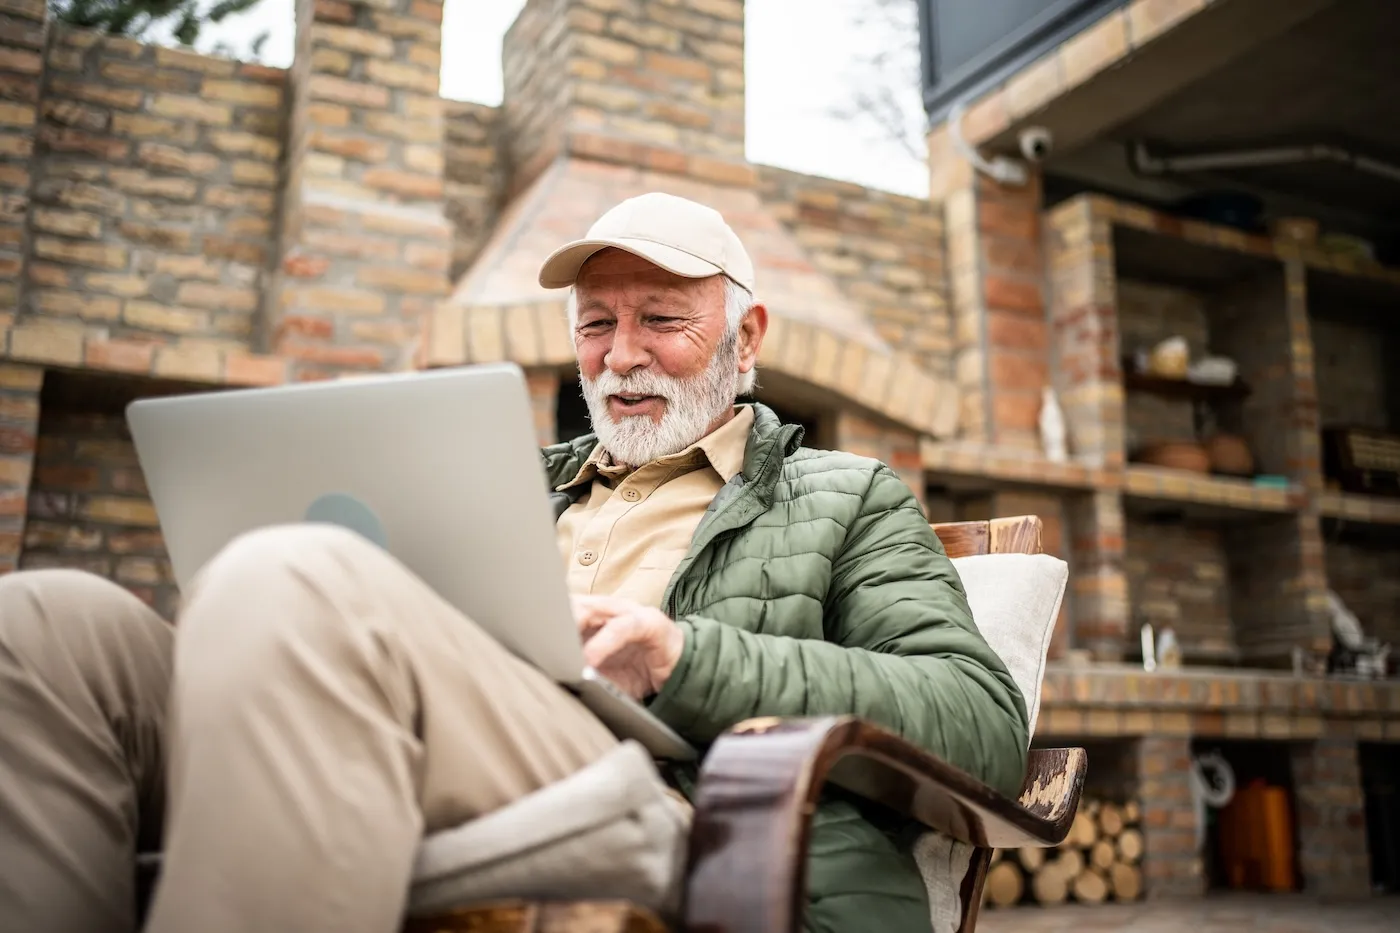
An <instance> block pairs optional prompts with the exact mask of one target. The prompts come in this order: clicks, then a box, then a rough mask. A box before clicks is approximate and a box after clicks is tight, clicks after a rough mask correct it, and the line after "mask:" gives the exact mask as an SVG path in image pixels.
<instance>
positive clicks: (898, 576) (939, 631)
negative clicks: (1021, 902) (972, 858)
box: [651, 466, 1029, 795]
mask: <svg viewBox="0 0 1400 933" xmlns="http://www.w3.org/2000/svg"><path fill="white" fill-rule="evenodd" d="M824 613H825V619H824V629H825V631H826V640H824V641H818V640H815V639H796V638H789V637H783V636H777V635H769V634H758V633H754V632H749V631H745V630H743V629H740V628H736V627H734V626H730V625H725V624H723V623H720V622H717V621H715V620H713V619H708V618H704V617H696V616H687V617H684V618H682V619H679V620H678V621H679V623H680V625H681V627H682V629H683V631H684V632H685V637H686V645H685V650H684V652H683V654H682V656H681V660H680V662H679V664H678V665H677V666H676V670H675V671H674V672H673V673H672V675H671V678H670V679H669V680H668V681H667V683H666V684H665V685H664V687H663V688H662V690H661V692H660V693H659V694H658V695H657V696H656V697H655V699H654V700H653V702H652V704H651V706H652V709H653V711H654V712H656V713H657V715H659V716H661V718H662V719H664V720H665V721H666V722H668V723H670V724H671V725H672V726H673V727H674V728H676V729H677V731H679V732H681V734H683V735H686V736H687V737H689V738H690V739H691V740H692V741H695V742H699V743H702V744H703V743H707V742H709V741H712V740H713V739H714V738H716V737H717V736H718V735H719V734H720V733H722V732H724V731H725V730H726V729H729V728H730V727H732V726H733V725H735V724H737V723H739V722H741V721H743V720H744V719H747V718H750V717H753V716H786V717H793V716H820V715H840V714H852V715H856V716H859V717H861V718H863V719H866V720H869V721H871V722H874V723H876V724H878V725H881V726H883V727H885V728H887V729H889V730H891V731H893V732H895V733H897V734H899V735H901V736H903V737H904V738H905V739H907V740H909V741H910V742H913V743H914V744H915V745H918V746H919V747H921V748H923V749H925V750H926V751H929V752H931V753H933V754H935V755H937V756H939V757H940V758H942V759H943V760H944V761H947V762H948V763H950V764H952V765H954V766H956V767H958V768H960V769H962V770H963V771H965V772H967V773H968V774H970V775H972V776H973V777H976V778H977V779H979V780H981V781H983V782H984V783H986V784H988V785H990V786H991V787H994V788H996V789H997V790H999V791H1001V792H1002V793H1005V794H1009V795H1014V794H1016V793H1017V792H1018V791H1019V790H1020V786H1021V781H1022V779H1023V777H1024V775H1025V767H1026V746H1027V741H1028V733H1029V728H1028V723H1027V721H1026V720H1027V713H1026V705H1025V701H1024V699H1023V698H1022V696H1021V692H1020V690H1019V689H1018V688H1017V687H1016V683H1015V681H1014V680H1013V679H1012V677H1011V674H1010V673H1009V672H1008V671H1007V668H1006V665H1005V664H1004V663H1002V661H1001V659H1000V658H999V657H998V656H997V655H996V653H995V652H993V651H992V649H991V648H990V647H989V646H988V645H987V643H986V641H985V640H984V639H983V637H982V635H981V633H980V632H978V630H977V628H976V626H975V625H973V622H972V612H971V609H970V608H969V607H968V603H967V596H966V593H965V592H964V591H963V588H962V583H961V581H960V580H959V579H958V576H957V573H956V571H955V570H954V569H953V565H952V563H951V562H950V561H949V559H948V557H947V555H946V554H945V553H944V550H943V546H942V544H941V542H940V541H939V540H938V536H937V535H935V534H934V533H933V530H932V529H931V528H930V527H929V526H928V524H927V522H926V521H925V519H924V517H923V515H922V513H921V512H920V510H919V507H918V504H917V502H916V501H915V500H914V497H913V495H912V494H911V493H910V491H909V489H908V487H907V486H905V485H904V483H903V482H902V481H901V480H900V479H899V478H898V477H897V476H896V475H895V474H894V473H893V471H891V470H889V468H887V467H884V466H881V467H879V468H877V469H876V470H875V471H874V472H873V474H872V477H871V482H870V486H869V488H868V489H867V490H866V492H865V495H864V496H863V498H862V501H861V506H860V509H859V512H858V513H857V516H856V518H855V520H854V521H853V522H852V523H851V524H850V526H849V527H848V528H847V533H846V538H845V541H844V544H843V545H842V547H841V549H840V551H839V553H838V554H837V555H836V557H835V560H834V562H833V565H832V569H831V583H830V586H829V588H828V591H827V598H826V604H825V607H824Z"/></svg>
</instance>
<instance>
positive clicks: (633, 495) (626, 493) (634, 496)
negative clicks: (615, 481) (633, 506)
mask: <svg viewBox="0 0 1400 933" xmlns="http://www.w3.org/2000/svg"><path fill="white" fill-rule="evenodd" d="M641 497H642V494H641V493H639V492H637V490H635V489H630V488H629V489H624V490H622V498H624V499H626V500H627V501H628V502H636V501H637V500H638V499H640V498H641Z"/></svg>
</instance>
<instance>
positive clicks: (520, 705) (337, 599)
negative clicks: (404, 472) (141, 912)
mask: <svg viewBox="0 0 1400 933" xmlns="http://www.w3.org/2000/svg"><path fill="white" fill-rule="evenodd" d="M191 589H192V591H191V592H189V593H188V594H186V602H185V608H184V610H183V611H182V613H181V617H180V621H179V625H178V627H177V628H176V629H171V628H170V627H169V626H167V625H166V623H164V622H163V621H162V620H161V619H159V618H158V617H157V616H155V615H154V614H153V613H152V612H151V611H150V610H149V609H147V608H146V606H145V605H144V604H142V603H141V602H139V601H138V600H137V599H135V598H134V597H133V596H131V595H130V594H128V593H127V592H126V591H125V590H122V589H120V588H119V587H117V586H116V585H115V584H112V583H109V582H107V581H105V580H101V579H99V578H97V577H93V576H89V575H86V574H83V573H79V572H76V571H64V570H45V571H28V572H21V573H16V574H11V575H9V576H5V577H0V840H3V842H0V931H5V933H8V931H11V930H14V931H25V933H125V931H130V930H132V929H133V927H134V907H133V904H134V883H133V875H134V868H133V864H134V853H135V852H136V850H137V848H138V846H140V847H141V848H143V849H146V848H150V849H154V848H156V847H158V845H159V840H160V838H161V836H162V829H163V830H164V832H163V835H164V852H165V864H164V870H163V875H162V879H161V883H160V886H159V888H158V891H157V894H156V898H155V902H154V905H153V907H152V913H151V916H150V919H149V922H148V925H147V927H146V929H147V930H150V931H152V933H189V931H194V930H198V931H200V933H223V931H229V933H233V931H239V933H250V931H261V930H266V931H281V930H286V931H292V930H297V931H331V930H334V931H338V933H360V931H364V933H386V931H391V930H395V929H397V927H398V925H399V923H400V920H401V914H402V911H403V907H404V901H405V897H406V894H407V890H408V883H409V878H410V873H411V869H412V866H413V860H414V854H415V850H416V849H417V846H418V844H419V841H420V839H421V838H422V836H423V835H424V834H425V832H434V831H437V830H441V829H445V828H448V827H451V826H456V825H458V824H461V823H463V822H465V821H467V820H470V819H472V818H474V817H477V816H480V815H482V814H485V813H488V812H490V811H492V810H495V809H497V808H499V807H501V806H503V805H505V804H507V803H510V802H511V801H514V800H516V799H518V798H520V797H522V796H524V795H525V794H528V793H530V792H531V791H534V790H537V789H539V788H541V787H543V786H545V785H546V784H549V783H552V782H554V781H557V780H559V779H561V778H563V777H566V776H568V775H570V774H572V773H574V772H576V771H578V770H579V769H581V768H583V767H585V766H586V765H588V764H590V763H592V762H594V761H595V760H597V759H598V758H600V757H601V756H603V755H605V754H606V753H607V752H609V751H610V750H612V749H613V748H615V747H616V745H617V741H616V739H615V738H614V737H613V736H612V734H611V733H610V732H608V731H607V730H606V729H605V728H604V727H603V725H602V724H601V723H600V722H599V721H598V720H597V719H596V718H595V717H594V716H593V715H592V714H591V713H589V712H588V711H587V710H586V709H584V708H583V706H582V705H581V704H579V703H578V702H577V701H576V700H575V699H574V698H573V697H571V696H570V695H569V694H567V693H566V692H564V691H563V690H561V689H560V688H559V687H557V686H556V685H555V684H554V683H552V682H551V681H549V680H548V679H547V678H545V677H544V676H543V675H542V674H540V673H539V672H538V671H536V670H535V669H533V668H531V667H529V666H527V665H526V664H524V663H523V662H521V661H519V660H518V659H516V658H515V657H514V656H512V655H510V654H508V653H507V652H506V651H505V650H504V649H503V648H502V647H500V646H499V645H498V644H497V643H496V642H495V641H494V640H492V639H491V638H490V637H489V636H487V635H485V634H484V633H483V632H482V631H481V630H480V629H479V628H477V627H476V626H475V625H474V624H473V623H471V622H470V621H468V620H467V619H466V618H464V617H463V616H462V614H461V613H459V612H457V611H456V610H455V609H453V608H452V607H450V606H449V605H447V604H446V603H444V602H443V601H442V600H441V599H440V598H438V597H437V596H436V595H435V594H434V593H433V592H432V591H431V590H430V589H429V588H428V587H427V586H426V585H425V584H424V583H423V582H422V581H420V580H419V579H418V578H416V577H415V576H413V575H412V574H411V573H409V572H408V571H407V570H406V569H405V568H404V567H403V566H402V565H401V564H399V563H398V562H397V561H395V560H394V559H393V558H392V557H390V556H389V555H388V554H386V553H385V552H383V551H382V550H380V549H379V548H376V547H374V546H373V545H371V544H369V543H368V542H365V541H363V540H362V539H360V538H359V537H357V536H355V535H353V534H352V533H350V532H347V531H344V530H341V529H338V528H334V527H331V526H287V527H281V528H274V529H267V530H263V531H258V532H254V533H251V534H248V535H245V536H244V537H242V538H240V539H238V540H236V541H234V542H233V543H232V544H230V545H229V546H228V548H226V549H225V550H224V551H223V553H221V554H220V555H219V556H218V557H217V558H215V559H214V560H213V561H211V562H210V564H209V565H207V567H206V568H205V570H204V571H203V572H202V574H201V575H200V578H199V579H198V580H197V581H196V583H195V585H194V586H193V587H192V588H191ZM176 632H178V635H177V634H176ZM163 814H164V823H165V825H164V827H162V825H161V823H162V815H163Z"/></svg>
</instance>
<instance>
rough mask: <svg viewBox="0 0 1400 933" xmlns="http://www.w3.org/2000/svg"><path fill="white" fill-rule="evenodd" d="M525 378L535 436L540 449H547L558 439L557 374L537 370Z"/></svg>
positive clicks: (549, 370) (548, 370)
mask: <svg viewBox="0 0 1400 933" xmlns="http://www.w3.org/2000/svg"><path fill="white" fill-rule="evenodd" d="M525 376H526V382H527V384H528V386H529V389H530V409H531V412H532V413H533V414H534V417H535V436H536V437H537V438H538V439H539V443H540V446H541V447H547V446H549V445H550V444H553V443H555V442H556V441H558V440H559V439H560V438H559V425H558V411H559V374H558V373H557V372H555V371H554V370H552V369H537V370H531V371H529V372H527V373H526V374H525Z"/></svg>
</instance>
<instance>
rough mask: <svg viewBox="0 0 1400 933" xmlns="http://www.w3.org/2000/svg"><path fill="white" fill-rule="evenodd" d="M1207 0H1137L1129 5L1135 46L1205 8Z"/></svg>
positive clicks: (1131, 30) (1129, 29)
mask: <svg viewBox="0 0 1400 933" xmlns="http://www.w3.org/2000/svg"><path fill="white" fill-rule="evenodd" d="M1205 5H1206V0H1135V2H1134V3H1132V4H1131V5H1129V7H1128V13H1127V15H1128V32H1129V35H1130V37H1131V38H1132V43H1133V47H1134V48H1137V47H1138V46H1141V45H1143V44H1144V43H1147V42H1150V41H1152V40H1153V39H1155V38H1157V37H1158V36H1160V35H1161V34H1162V33H1164V32H1166V31H1167V30H1168V29H1171V28H1172V27H1173V26H1177V25H1180V23H1181V22H1182V21H1183V20H1185V19H1186V18H1187V17H1189V16H1192V15H1194V14H1196V13H1198V12H1200V11H1201V10H1203V9H1205Z"/></svg>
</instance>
